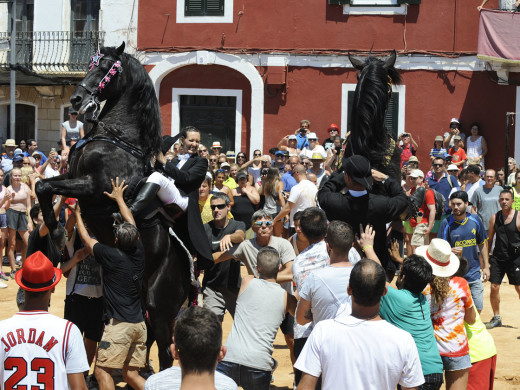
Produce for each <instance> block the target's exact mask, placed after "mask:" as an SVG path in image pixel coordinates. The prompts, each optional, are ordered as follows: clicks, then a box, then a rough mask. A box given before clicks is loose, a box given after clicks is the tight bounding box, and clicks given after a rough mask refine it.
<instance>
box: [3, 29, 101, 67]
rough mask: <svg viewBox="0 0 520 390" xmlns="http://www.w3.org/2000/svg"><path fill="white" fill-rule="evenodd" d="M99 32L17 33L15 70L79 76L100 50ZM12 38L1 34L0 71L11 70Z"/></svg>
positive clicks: (6, 33) (7, 34)
mask: <svg viewBox="0 0 520 390" xmlns="http://www.w3.org/2000/svg"><path fill="white" fill-rule="evenodd" d="M104 36H105V33H104V32H102V31H87V32H71V31H34V32H18V33H16V62H15V64H14V66H15V69H16V68H22V69H25V70H28V71H30V72H34V73H38V74H50V75H59V76H67V75H69V76H81V75H84V74H85V72H86V71H87V69H88V64H89V61H90V56H92V55H93V54H94V53H95V52H96V50H97V49H98V48H99V47H101V46H103V40H104ZM10 40H11V34H10V33H8V32H0V70H9V69H11V67H10V64H11V53H10V45H11V42H10Z"/></svg>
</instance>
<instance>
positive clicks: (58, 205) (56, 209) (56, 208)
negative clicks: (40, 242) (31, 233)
mask: <svg viewBox="0 0 520 390" xmlns="http://www.w3.org/2000/svg"><path fill="white" fill-rule="evenodd" d="M66 199H67V198H65V197H64V196H59V197H58V201H57V202H56V203H55V204H54V207H53V211H54V219H58V216H59V215H60V211H61V209H62V208H63V205H64V204H65V200H66ZM29 219H30V220H31V223H32V218H29ZM48 233H49V228H48V227H47V225H45V222H43V223H42V224H41V226H40V230H39V234H40V237H45V236H46V235H47V234H48Z"/></svg>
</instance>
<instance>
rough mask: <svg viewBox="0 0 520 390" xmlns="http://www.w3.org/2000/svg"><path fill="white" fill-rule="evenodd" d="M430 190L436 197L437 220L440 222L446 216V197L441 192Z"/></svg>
mask: <svg viewBox="0 0 520 390" xmlns="http://www.w3.org/2000/svg"><path fill="white" fill-rule="evenodd" d="M448 180H449V179H448ZM430 190H432V191H433V195H434V197H435V220H436V221H438V220H440V219H441V217H442V215H443V214H444V207H446V198H444V195H442V194H441V193H440V192H438V191H436V190H434V189H431V188H430Z"/></svg>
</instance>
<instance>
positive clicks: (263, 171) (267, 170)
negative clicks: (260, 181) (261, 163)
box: [260, 168, 269, 175]
mask: <svg viewBox="0 0 520 390" xmlns="http://www.w3.org/2000/svg"><path fill="white" fill-rule="evenodd" d="M267 172H269V168H262V170H261V171H260V174H262V175H267Z"/></svg>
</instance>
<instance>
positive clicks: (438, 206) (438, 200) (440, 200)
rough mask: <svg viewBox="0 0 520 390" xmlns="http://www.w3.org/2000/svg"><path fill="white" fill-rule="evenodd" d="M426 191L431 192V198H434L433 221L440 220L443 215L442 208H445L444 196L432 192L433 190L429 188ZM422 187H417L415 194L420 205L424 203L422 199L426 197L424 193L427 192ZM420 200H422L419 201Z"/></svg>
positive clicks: (434, 191)
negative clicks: (417, 195)
mask: <svg viewBox="0 0 520 390" xmlns="http://www.w3.org/2000/svg"><path fill="white" fill-rule="evenodd" d="M428 190H431V191H433V196H434V198H435V220H437V221H438V220H440V219H441V217H442V215H443V214H444V207H446V199H445V198H444V195H442V194H441V193H440V192H438V191H436V190H434V189H433V188H429V189H428ZM428 190H426V189H425V188H424V187H418V188H417V190H416V193H418V194H420V195H419V200H420V201H421V205H422V204H423V203H424V199H425V197H426V192H427V191H428ZM421 198H422V199H421Z"/></svg>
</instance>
